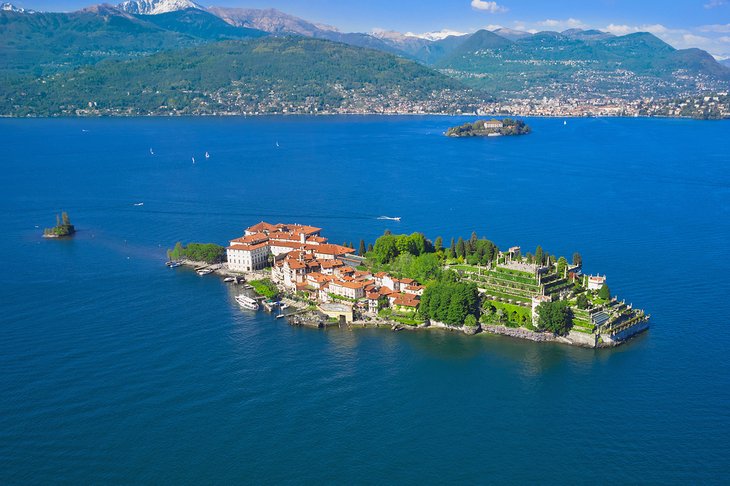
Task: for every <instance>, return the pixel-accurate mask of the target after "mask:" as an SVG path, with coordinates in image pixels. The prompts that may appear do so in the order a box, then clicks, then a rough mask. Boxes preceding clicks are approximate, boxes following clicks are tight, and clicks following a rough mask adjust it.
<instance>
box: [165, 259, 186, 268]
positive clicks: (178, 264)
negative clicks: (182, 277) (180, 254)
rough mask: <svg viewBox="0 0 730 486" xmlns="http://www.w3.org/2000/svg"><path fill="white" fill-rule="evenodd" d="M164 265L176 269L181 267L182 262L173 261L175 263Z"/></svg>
mask: <svg viewBox="0 0 730 486" xmlns="http://www.w3.org/2000/svg"><path fill="white" fill-rule="evenodd" d="M165 265H167V266H168V267H170V268H176V267H179V266H181V265H182V262H179V261H177V260H175V261H170V262H166V263H165Z"/></svg>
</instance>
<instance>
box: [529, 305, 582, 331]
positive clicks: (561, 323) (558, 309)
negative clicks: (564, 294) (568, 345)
mask: <svg viewBox="0 0 730 486" xmlns="http://www.w3.org/2000/svg"><path fill="white" fill-rule="evenodd" d="M537 314H538V319H537V328H538V329H540V330H541V331H549V332H552V333H555V334H558V335H561V336H562V335H565V334H567V333H568V331H569V330H570V328H571V326H572V325H573V314H572V312H571V310H570V306H569V304H568V303H567V302H565V301H561V300H559V301H555V302H543V303H541V304H540V305H538V306H537Z"/></svg>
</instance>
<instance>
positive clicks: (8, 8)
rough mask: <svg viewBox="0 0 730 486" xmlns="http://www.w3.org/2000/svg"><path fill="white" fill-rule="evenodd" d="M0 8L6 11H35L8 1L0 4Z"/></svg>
mask: <svg viewBox="0 0 730 486" xmlns="http://www.w3.org/2000/svg"><path fill="white" fill-rule="evenodd" d="M0 10H2V11H4V12H18V13H35V12H34V11H33V10H26V9H24V8H22V7H16V6H15V5H13V4H12V3H7V2H5V3H3V4H0Z"/></svg>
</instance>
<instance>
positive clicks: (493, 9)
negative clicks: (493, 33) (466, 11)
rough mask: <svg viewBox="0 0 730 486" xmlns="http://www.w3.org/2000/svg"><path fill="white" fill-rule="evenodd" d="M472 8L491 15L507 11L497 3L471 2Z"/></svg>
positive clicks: (472, 0)
mask: <svg viewBox="0 0 730 486" xmlns="http://www.w3.org/2000/svg"><path fill="white" fill-rule="evenodd" d="M471 8H473V9H475V10H482V11H484V12H489V13H502V12H506V11H507V9H506V8H504V7H503V6H501V5H499V4H497V2H485V1H484V0H471Z"/></svg>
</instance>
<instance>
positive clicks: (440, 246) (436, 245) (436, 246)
mask: <svg viewBox="0 0 730 486" xmlns="http://www.w3.org/2000/svg"><path fill="white" fill-rule="evenodd" d="M433 246H434V249H435V250H436V251H441V250H442V249H443V247H444V240H443V238H441V237H440V236H437V237H436V240H435V241H434V242H433Z"/></svg>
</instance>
